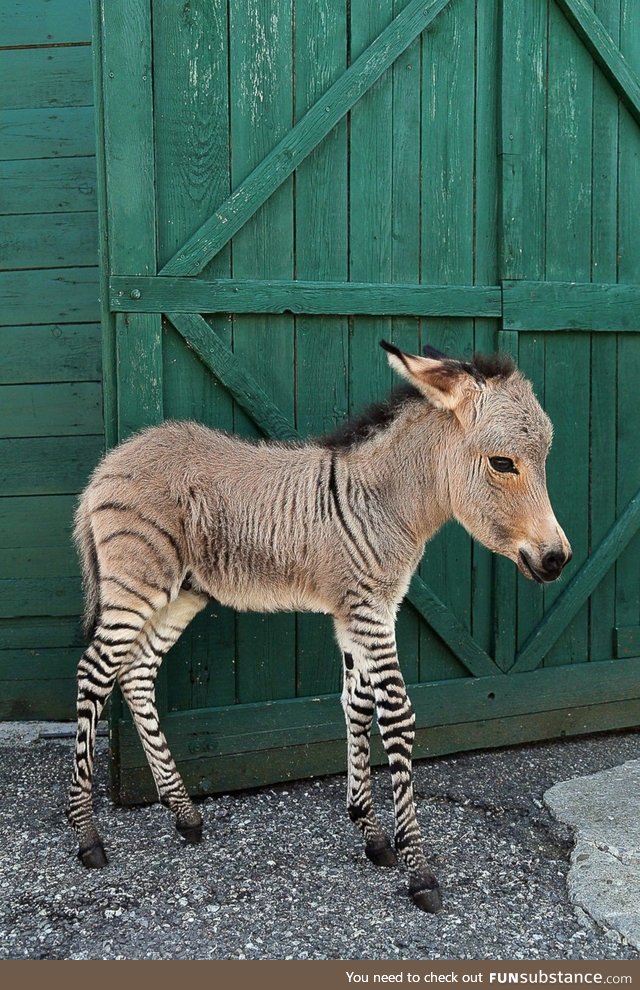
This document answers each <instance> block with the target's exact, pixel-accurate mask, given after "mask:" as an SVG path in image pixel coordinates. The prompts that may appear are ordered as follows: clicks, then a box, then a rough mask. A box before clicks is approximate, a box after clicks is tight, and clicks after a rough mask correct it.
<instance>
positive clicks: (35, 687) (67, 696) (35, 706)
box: [0, 661, 76, 722]
mask: <svg viewBox="0 0 640 990" xmlns="http://www.w3.org/2000/svg"><path fill="white" fill-rule="evenodd" d="M45 664H46V661H44V662H43V663H42V665H41V667H40V668H39V669H34V675H35V677H34V680H32V681H18V682H13V683H6V684H5V683H3V682H0V720H2V721H10V722H14V721H25V720H26V721H39V720H40V719H44V720H46V721H50V720H53V721H59V722H64V721H67V720H70V719H72V718H74V716H75V695H76V679H75V677H73V676H69V677H66V678H60V679H58V680H51V679H48V678H47V676H46V666H45Z"/></svg>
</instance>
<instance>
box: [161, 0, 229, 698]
mask: <svg viewBox="0 0 640 990" xmlns="http://www.w3.org/2000/svg"><path fill="white" fill-rule="evenodd" d="M227 8H228V4H227V2H226V0H211V2H208V3H206V4H192V5H191V7H189V8H185V6H184V3H183V2H182V0H170V2H165V3H163V4H162V5H157V4H156V5H154V6H153V8H152V16H153V62H154V99H155V103H156V106H157V107H161V108H162V112H161V113H157V114H156V117H155V132H156V139H155V143H156V200H157V207H156V209H157V229H158V258H159V263H160V264H163V263H164V262H165V261H167V260H168V259H169V258H170V257H171V256H172V255H173V254H174V253H175V251H176V250H177V249H178V248H179V247H180V246H181V244H183V243H184V241H185V240H186V238H187V237H189V236H190V235H191V234H192V233H193V232H194V230H196V229H197V228H198V226H199V225H200V224H201V223H202V222H203V221H204V220H206V218H207V217H208V216H210V214H211V213H212V212H213V210H214V209H215V207H216V206H217V204H218V203H220V202H221V201H222V200H224V199H225V198H226V197H227V196H228V195H229V193H230V191H231V180H230V174H229V168H230V163H229V98H228V83H229V79H228V77H229V64H228V62H229V56H228V48H227V44H226V39H227V37H228V9H227ZM212 38H216V39H225V43H216V44H212V43H211V39H212ZM194 80H197V85H194ZM230 254H231V252H230V247H229V246H227V248H226V249H224V250H223V251H221V252H220V253H219V254H218V255H217V256H216V257H215V258H214V259H213V260H212V261H211V263H210V264H209V265H208V266H207V268H206V277H207V278H211V277H216V276H222V277H227V278H228V277H229V276H230V275H231V264H230ZM215 325H216V330H217V332H218V334H219V336H220V339H221V340H222V341H223V343H224V344H225V345H226V346H227V347H228V348H229V349H231V346H232V333H231V321H230V319H228V318H227V319H221V318H219V317H218V318H216V323H215ZM163 352H164V354H163V396H164V399H163V401H164V414H165V416H167V417H171V418H179V419H196V420H197V421H198V422H202V423H206V424H208V425H210V426H212V427H216V428H219V429H223V430H228V431H232V430H233V399H232V398H231V396H230V394H229V392H228V391H227V390H226V389H225V388H224V387H223V386H222V385H221V384H220V382H219V381H218V380H217V379H216V378H214V377H213V375H211V373H210V372H209V370H208V368H206V366H205V365H204V363H203V362H202V361H200V360H199V359H198V357H197V355H196V354H195V353H194V352H193V350H191V349H190V348H189V347H188V346H185V342H184V340H183V338H182V337H181V336H180V334H178V333H177V332H176V331H175V329H174V328H173V327H170V326H167V327H166V328H165V332H164V334H163ZM214 616H215V617H214ZM235 626H236V618H235V613H234V612H233V610H231V609H224V608H222V607H221V606H218V605H216V606H212V607H210V608H207V609H205V611H204V612H202V613H201V614H200V615H198V616H197V617H196V618H195V619H194V621H193V622H192V623H191V624H190V625H189V627H188V629H186V630H185V632H184V633H183V635H182V637H181V639H180V642H179V644H178V645H177V647H176V649H174V650H173V651H172V657H171V675H170V677H169V678H168V684H167V704H168V706H169V707H170V708H171V709H172V710H173V709H181V708H187V709H188V708H199V707H204V708H207V707H210V706H211V705H220V704H232V703H233V702H234V701H235V695H236V686H235Z"/></svg>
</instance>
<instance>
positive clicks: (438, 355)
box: [422, 344, 447, 361]
mask: <svg viewBox="0 0 640 990" xmlns="http://www.w3.org/2000/svg"><path fill="white" fill-rule="evenodd" d="M422 353H423V354H424V356H425V357H426V358H433V359H434V360H435V361H445V360H446V358H447V355H446V354H443V353H442V351H439V350H438V349H437V348H436V347H431V345H430V344H425V345H424V347H423V348H422Z"/></svg>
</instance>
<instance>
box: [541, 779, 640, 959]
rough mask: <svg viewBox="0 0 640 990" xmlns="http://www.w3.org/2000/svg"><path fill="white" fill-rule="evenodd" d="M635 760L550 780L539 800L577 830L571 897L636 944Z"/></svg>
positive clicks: (638, 841)
mask: <svg viewBox="0 0 640 990" xmlns="http://www.w3.org/2000/svg"><path fill="white" fill-rule="evenodd" d="M639 792H640V760H631V761H629V762H627V763H623V764H622V765H621V766H618V767H613V768H612V769H611V770H602V771H601V772H600V773H595V774H592V775H591V776H588V777H575V778H573V779H572V780H565V781H562V782H561V783H559V784H555V785H554V786H553V787H552V788H551V789H550V790H548V791H547V792H546V793H545V795H544V800H545V802H546V804H547V806H548V807H549V809H550V810H551V811H552V812H553V814H554V815H555V816H556V818H558V819H559V820H560V821H562V822H565V823H566V824H567V825H570V826H571V827H572V828H574V829H575V830H576V845H575V848H574V850H573V852H572V854H571V869H570V871H569V876H568V886H569V897H570V899H571V902H572V903H573V904H574V905H575V906H576V907H579V908H582V910H583V911H585V912H586V913H587V914H588V915H589V916H590V917H591V918H593V919H594V921H596V922H597V923H598V924H600V925H603V926H604V927H605V928H609V929H612V930H614V931H616V932H618V934H619V935H620V936H621V937H622V938H623V939H625V940H627V941H628V942H629V943H630V944H631V945H633V946H634V947H635V948H636V949H640V816H639V815H638V793H639Z"/></svg>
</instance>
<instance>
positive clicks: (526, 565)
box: [518, 550, 554, 584]
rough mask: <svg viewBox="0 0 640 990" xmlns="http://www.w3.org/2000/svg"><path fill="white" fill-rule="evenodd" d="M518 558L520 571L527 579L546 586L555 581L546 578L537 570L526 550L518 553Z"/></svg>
mask: <svg viewBox="0 0 640 990" xmlns="http://www.w3.org/2000/svg"><path fill="white" fill-rule="evenodd" d="M518 558H519V561H520V565H521V566H520V570H521V571H522V573H523V574H524V576H525V577H528V578H531V580H532V581H537V582H538V584H545V583H548V582H549V581H553V580H554V578H552V577H549V576H545V575H544V574H542V573H541V572H540V571H538V570H536V568H535V567H534V566H533V564H532V563H531V561H530V560H529V558H528V557H527V555H526V553H525V552H524V550H520V551H518Z"/></svg>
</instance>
